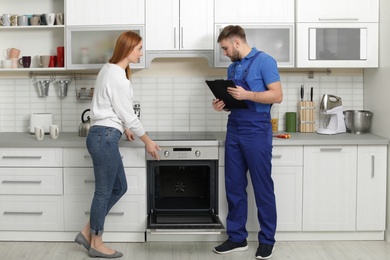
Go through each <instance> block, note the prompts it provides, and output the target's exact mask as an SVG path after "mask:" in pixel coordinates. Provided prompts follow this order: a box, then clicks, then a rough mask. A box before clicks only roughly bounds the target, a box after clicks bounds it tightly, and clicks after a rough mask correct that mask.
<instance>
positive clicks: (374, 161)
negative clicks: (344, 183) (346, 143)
mask: <svg viewBox="0 0 390 260" xmlns="http://www.w3.org/2000/svg"><path fill="white" fill-rule="evenodd" d="M386 162H387V147H386V146H385V145H381V146H372V145H368V146H359V147H358V171H357V189H358V192H357V200H356V201H357V206H356V230H359V231H368V230H385V229H386Z"/></svg>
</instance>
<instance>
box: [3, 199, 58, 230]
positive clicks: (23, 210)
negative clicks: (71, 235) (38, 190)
mask: <svg viewBox="0 0 390 260" xmlns="http://www.w3.org/2000/svg"><path fill="white" fill-rule="evenodd" d="M0 201H1V204H0V230H18V231H19V230H20V231H63V230H64V211H63V206H64V205H63V198H62V196H14V195H12V196H10V195H1V196H0Z"/></svg>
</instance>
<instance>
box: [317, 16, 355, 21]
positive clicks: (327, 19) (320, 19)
mask: <svg viewBox="0 0 390 260" xmlns="http://www.w3.org/2000/svg"><path fill="white" fill-rule="evenodd" d="M333 20H339V21H340V20H342V21H358V20H359V18H356V17H350V18H347V17H343V18H342V17H339V18H318V21H333Z"/></svg>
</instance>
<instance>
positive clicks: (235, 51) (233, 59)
mask: <svg viewBox="0 0 390 260" xmlns="http://www.w3.org/2000/svg"><path fill="white" fill-rule="evenodd" d="M229 58H230V60H231V61H232V62H235V61H238V60H241V59H240V55H239V53H238V51H237V50H234V51H233V54H232V56H231V57H229Z"/></svg>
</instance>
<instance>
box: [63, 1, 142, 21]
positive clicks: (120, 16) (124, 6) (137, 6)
mask: <svg viewBox="0 0 390 260" xmlns="http://www.w3.org/2000/svg"><path fill="white" fill-rule="evenodd" d="M66 13H67V25H143V24H145V1H144V0H115V1H107V0H83V1H79V0H66Z"/></svg>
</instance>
